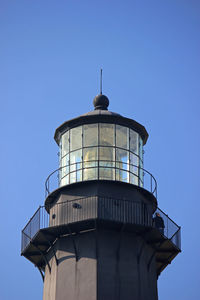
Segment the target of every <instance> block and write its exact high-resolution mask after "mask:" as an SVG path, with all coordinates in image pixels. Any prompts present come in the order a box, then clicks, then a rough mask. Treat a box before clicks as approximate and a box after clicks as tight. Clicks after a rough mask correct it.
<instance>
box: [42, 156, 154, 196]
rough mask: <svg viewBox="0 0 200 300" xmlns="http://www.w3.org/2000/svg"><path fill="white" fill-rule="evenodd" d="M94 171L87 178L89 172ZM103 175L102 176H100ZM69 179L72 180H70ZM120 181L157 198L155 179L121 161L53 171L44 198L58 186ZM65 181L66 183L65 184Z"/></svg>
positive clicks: (69, 166) (101, 161) (79, 164)
mask: <svg viewBox="0 0 200 300" xmlns="http://www.w3.org/2000/svg"><path fill="white" fill-rule="evenodd" d="M92 170H93V171H95V173H94V174H95V176H94V174H93V173H92V175H91V176H88V172H89V171H92ZM102 173H103V176H101V174H102ZM70 178H72V179H73V180H72V179H71V180H70ZM93 179H97V180H101V179H105V180H114V181H122V182H127V183H131V184H135V185H137V186H140V187H143V188H144V189H146V190H148V191H149V192H151V193H152V194H153V195H154V196H155V197H156V198H157V182H156V179H155V177H154V176H153V175H152V174H151V173H150V172H149V171H147V170H145V169H144V168H142V167H141V166H137V165H134V164H131V163H125V162H121V161H110V160H109V161H108V160H90V161H82V162H76V163H70V164H68V165H65V166H62V167H60V168H58V169H56V170H55V171H53V172H52V173H51V174H50V175H49V176H48V177H47V179H46V182H45V197H47V196H48V195H49V193H51V192H52V191H54V190H55V189H57V188H58V187H60V186H64V185H68V184H70V183H74V182H80V181H87V180H93ZM65 181H66V183H65Z"/></svg>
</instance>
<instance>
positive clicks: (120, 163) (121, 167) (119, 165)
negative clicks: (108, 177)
mask: <svg viewBox="0 0 200 300" xmlns="http://www.w3.org/2000/svg"><path fill="white" fill-rule="evenodd" d="M128 170H129V152H128V151H126V150H122V149H116V180H119V181H124V182H129V173H128V172H127V171H128Z"/></svg>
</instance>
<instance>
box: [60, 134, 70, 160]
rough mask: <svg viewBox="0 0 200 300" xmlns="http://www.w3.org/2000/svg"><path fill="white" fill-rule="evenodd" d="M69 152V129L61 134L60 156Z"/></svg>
mask: <svg viewBox="0 0 200 300" xmlns="http://www.w3.org/2000/svg"><path fill="white" fill-rule="evenodd" d="M67 153H69V131H67V132H65V133H64V134H63V135H62V139H61V157H63V156H65V155H66V154H67Z"/></svg>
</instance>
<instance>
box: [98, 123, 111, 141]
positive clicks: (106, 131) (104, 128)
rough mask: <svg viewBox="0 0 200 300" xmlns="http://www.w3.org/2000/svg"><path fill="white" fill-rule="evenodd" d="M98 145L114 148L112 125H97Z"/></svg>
mask: <svg viewBox="0 0 200 300" xmlns="http://www.w3.org/2000/svg"><path fill="white" fill-rule="evenodd" d="M99 145H103V146H114V145H115V138H114V124H107V123H100V124H99Z"/></svg>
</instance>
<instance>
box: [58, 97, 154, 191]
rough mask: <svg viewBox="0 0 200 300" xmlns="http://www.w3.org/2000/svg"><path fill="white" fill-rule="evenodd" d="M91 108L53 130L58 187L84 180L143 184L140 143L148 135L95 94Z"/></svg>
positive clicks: (103, 98) (144, 140) (137, 124)
mask: <svg viewBox="0 0 200 300" xmlns="http://www.w3.org/2000/svg"><path fill="white" fill-rule="evenodd" d="M93 104H94V110H93V111H91V112H89V113H87V114H85V115H82V116H80V117H78V118H75V119H73V120H70V121H67V122H65V123H64V124H62V125H61V126H60V127H59V128H58V129H57V130H56V133H55V140H56V142H57V143H58V145H59V147H60V151H59V163H60V168H59V186H64V185H68V184H72V183H76V182H80V181H87V180H112V181H121V182H126V183H130V184H134V185H137V186H140V187H143V177H144V169H143V145H144V144H145V143H146V140H147V138H148V134H147V132H146V130H145V128H144V127H143V126H142V125H140V124H139V123H137V122H135V121H134V120H132V119H128V118H125V117H123V116H121V115H119V114H117V113H113V112H110V111H108V109H107V108H108V105H109V100H108V98H107V97H106V96H104V95H98V96H96V97H95V98H94V100H93Z"/></svg>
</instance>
